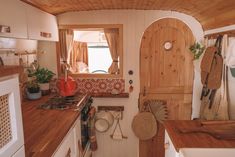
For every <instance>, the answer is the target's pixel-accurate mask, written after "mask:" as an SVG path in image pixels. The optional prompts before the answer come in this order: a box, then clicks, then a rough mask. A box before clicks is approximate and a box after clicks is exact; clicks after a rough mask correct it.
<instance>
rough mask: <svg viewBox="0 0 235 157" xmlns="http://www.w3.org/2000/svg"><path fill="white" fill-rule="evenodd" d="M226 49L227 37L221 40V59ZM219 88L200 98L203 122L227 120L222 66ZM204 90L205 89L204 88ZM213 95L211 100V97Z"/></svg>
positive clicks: (224, 74) (224, 69)
mask: <svg viewBox="0 0 235 157" xmlns="http://www.w3.org/2000/svg"><path fill="white" fill-rule="evenodd" d="M226 47H227V37H226V36H225V37H224V38H223V46H222V51H221V52H222V54H221V56H222V59H223V57H224V56H225V52H226ZM221 71H222V72H221V73H222V76H221V87H220V88H219V89H217V90H210V89H207V90H208V93H207V95H204V96H203V97H202V103H201V108H200V119H204V120H228V101H227V89H226V88H227V87H226V84H227V81H226V80H227V79H226V77H227V70H226V66H225V65H222V70H221ZM204 88H205V87H204ZM212 95H213V97H214V98H213V100H211V96H212Z"/></svg>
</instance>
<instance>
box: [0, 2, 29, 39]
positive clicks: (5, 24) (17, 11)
mask: <svg viewBox="0 0 235 157" xmlns="http://www.w3.org/2000/svg"><path fill="white" fill-rule="evenodd" d="M0 4H1V5H0V15H1V16H0V36H1V37H15V38H27V18H26V8H25V4H24V3H23V2H21V1H19V0H0Z"/></svg>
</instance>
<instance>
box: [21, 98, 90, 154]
mask: <svg viewBox="0 0 235 157" xmlns="http://www.w3.org/2000/svg"><path fill="white" fill-rule="evenodd" d="M87 97H88V96H87V95H84V96H83V98H82V99H81V101H80V102H79V104H80V105H82V104H83V102H84V101H85V100H86V99H87ZM48 99H49V96H44V97H42V98H41V99H39V100H34V101H29V100H27V101H24V102H23V103H22V116H23V126H24V139H25V151H26V157H50V156H52V154H53V153H54V152H55V150H56V148H57V147H58V146H59V144H60V143H61V142H62V140H63V138H64V137H65V135H66V134H67V132H68V131H69V129H70V128H71V127H72V126H73V124H74V122H75V121H76V119H77V118H78V116H79V115H80V112H79V111H74V110H73V109H68V110H44V109H38V106H39V105H41V104H43V103H44V102H46V101H47V100H48Z"/></svg>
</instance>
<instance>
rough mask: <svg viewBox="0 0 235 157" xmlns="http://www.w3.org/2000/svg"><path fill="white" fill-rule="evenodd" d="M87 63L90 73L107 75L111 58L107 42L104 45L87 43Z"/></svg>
mask: <svg viewBox="0 0 235 157" xmlns="http://www.w3.org/2000/svg"><path fill="white" fill-rule="evenodd" d="M97 56H99V58H97ZM88 63H89V72H90V73H105V74H107V73H108V69H109V67H110V65H111V64H112V58H111V55H110V51H109V47H108V44H107V42H106V43H105V44H104V45H99V43H88Z"/></svg>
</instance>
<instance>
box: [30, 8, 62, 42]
mask: <svg viewBox="0 0 235 157" xmlns="http://www.w3.org/2000/svg"><path fill="white" fill-rule="evenodd" d="M26 10H27V23H28V38H29V39H35V40H48V41H58V40H59V39H58V26H57V20H56V17H55V16H53V15H51V14H49V13H46V12H44V11H42V10H40V9H37V8H35V7H33V6H30V5H27V6H26Z"/></svg>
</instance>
